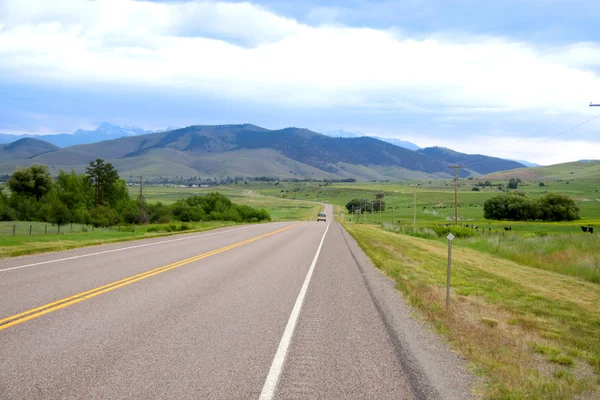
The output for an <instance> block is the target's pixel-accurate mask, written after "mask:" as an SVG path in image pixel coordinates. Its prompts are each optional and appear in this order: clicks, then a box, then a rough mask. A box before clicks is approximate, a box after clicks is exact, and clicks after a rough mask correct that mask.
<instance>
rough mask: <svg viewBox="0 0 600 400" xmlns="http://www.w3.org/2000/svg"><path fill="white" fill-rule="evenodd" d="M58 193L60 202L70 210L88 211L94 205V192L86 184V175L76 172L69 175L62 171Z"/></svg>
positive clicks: (58, 182) (57, 183) (57, 188)
mask: <svg viewBox="0 0 600 400" xmlns="http://www.w3.org/2000/svg"><path fill="white" fill-rule="evenodd" d="M56 191H57V193H58V197H59V199H60V201H62V202H63V203H65V204H66V206H67V207H68V208H69V209H70V210H75V209H78V208H82V209H83V208H85V209H87V208H91V207H92V206H93V205H94V191H93V190H92V187H91V186H90V185H88V184H87V183H86V176H85V174H81V175H80V174H77V173H75V171H71V172H70V173H67V172H65V171H63V170H60V172H59V173H58V179H57V180H56ZM78 222H79V221H78Z"/></svg>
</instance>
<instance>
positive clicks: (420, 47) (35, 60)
mask: <svg viewBox="0 0 600 400" xmlns="http://www.w3.org/2000/svg"><path fill="white" fill-rule="evenodd" d="M408 3H411V4H412V3H414V2H408ZM408 3H407V4H408ZM390 4H391V3H390ZM415 4H416V3H415ZM413 6H414V5H413ZM342 12H345V11H344V9H342V8H339V7H333V6H332V7H323V8H319V9H316V10H315V11H314V12H313V14H312V15H313V18H314V19H315V20H320V24H319V25H318V26H310V25H307V24H303V23H300V22H298V21H296V20H294V19H292V18H290V17H283V16H281V15H278V14H276V13H274V12H272V11H270V10H269V9H268V8H265V7H263V6H260V5H256V4H253V3H248V2H243V3H230V2H217V1H178V2H168V3H153V2H143V1H132V0H97V1H81V0H61V1H53V2H50V1H45V0H19V1H17V0H14V1H1V0H0V57H1V58H2V63H1V64H0V73H1V76H2V77H0V84H1V83H2V81H4V83H6V82H11V83H15V82H16V83H20V84H33V85H37V86H39V87H53V88H68V90H70V91H73V90H78V89H79V90H84V91H86V90H89V89H90V88H114V90H115V93H117V92H118V91H120V90H128V91H135V90H138V89H141V88H144V89H148V88H150V89H151V90H152V91H153V92H154V93H170V94H173V93H179V94H181V95H182V97H185V98H186V99H187V98H190V97H192V96H198V97H201V98H203V99H216V100H218V101H221V102H227V101H231V102H235V104H240V103H246V104H251V105H252V106H260V107H263V108H265V109H278V110H281V109H286V110H287V112H289V113H291V112H292V111H294V112H296V117H295V118H296V119H298V118H299V117H298V115H306V113H307V112H308V111H312V112H316V111H315V110H317V111H318V112H320V113H327V112H328V110H330V111H331V113H332V115H334V114H335V115H337V116H340V115H342V114H343V112H347V115H348V118H350V119H351V118H353V117H352V116H353V115H355V114H360V115H363V116H364V118H370V119H371V121H375V120H378V121H381V120H386V119H387V120H388V121H390V122H388V124H389V125H388V126H387V127H383V126H379V127H376V126H372V128H373V129H371V130H376V129H380V130H390V129H391V128H390V126H391V124H392V123H394V124H398V123H404V122H407V121H409V120H414V119H418V118H420V121H421V122H420V124H417V125H420V126H417V127H416V128H415V129H419V130H420V134H421V135H422V134H423V133H427V134H430V135H432V137H433V136H435V135H436V134H437V133H439V132H445V131H447V130H453V134H459V135H460V133H459V131H460V129H461V127H463V128H466V127H467V126H468V127H469V128H470V129H480V128H479V127H477V124H480V125H485V123H493V124H497V123H499V121H502V120H503V119H504V120H506V117H505V116H506V115H511V116H515V115H517V114H518V115H519V118H521V122H523V121H524V125H522V126H526V125H527V123H526V122H527V120H533V119H535V120H538V119H539V118H540V117H544V116H547V114H551V113H557V114H561V113H566V112H570V111H571V110H573V109H574V108H576V107H577V106H578V105H582V106H585V104H587V103H588V102H589V101H592V100H594V101H600V100H599V99H598V96H600V77H599V75H598V71H600V45H599V44H598V43H595V42H591V41H587V42H578V43H570V44H565V45H561V46H556V45H555V44H554V45H547V46H545V45H539V44H538V45H536V44H533V43H529V42H526V41H522V40H516V39H512V38H507V37H503V36H489V35H488V36H485V35H479V36H476V35H466V34H464V33H463V34H460V35H459V34H456V33H454V34H448V33H443V32H431V33H429V34H427V35H422V34H420V35H419V36H414V35H411V34H409V33H407V32H405V31H402V30H398V29H374V28H368V27H348V26H343V25H339V24H337V23H335V20H336V18H337V16H338V14H339V13H342ZM328 21H334V24H328ZM594 96H596V97H594ZM334 110H335V113H334V112H333V111H334ZM519 113H521V114H519ZM582 113H583V114H585V115H591V114H590V113H592V110H584V111H582ZM233 118H235V115H234V114H232V119H233ZM436 118H437V119H436ZM443 118H445V120H444V119H443ZM321 120H322V119H321ZM142 122H143V121H142ZM504 122H505V121H504ZM517 122H518V121H517ZM138 123H141V122H138ZM371 123H372V122H371ZM302 125H304V126H309V125H310V122H309V121H307V122H306V123H304V124H302ZM359 129H363V130H365V129H364V128H360V127H359ZM527 129H529V127H528V128H527ZM515 130H518V128H515ZM480 131H481V130H480ZM485 131H487V132H490V133H489V134H490V136H494V135H501V133H494V132H495V131H494V129H491V128H489V127H488V128H487V129H485ZM457 132H458V133H457Z"/></svg>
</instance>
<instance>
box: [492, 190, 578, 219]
mask: <svg viewBox="0 0 600 400" xmlns="http://www.w3.org/2000/svg"><path fill="white" fill-rule="evenodd" d="M483 213H484V218H486V219H496V220H510V221H534V220H541V221H572V220H575V219H579V206H577V204H576V203H575V201H574V200H573V199H572V198H570V197H569V196H567V195H564V194H558V193H548V194H545V195H543V196H542V197H540V198H539V199H532V198H530V197H527V196H526V195H525V193H521V192H513V193H509V194H502V195H498V196H495V197H492V198H490V199H488V200H486V201H485V202H484V203H483Z"/></svg>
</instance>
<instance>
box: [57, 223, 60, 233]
mask: <svg viewBox="0 0 600 400" xmlns="http://www.w3.org/2000/svg"><path fill="white" fill-rule="evenodd" d="M57 225H58V234H59V235H60V224H57Z"/></svg>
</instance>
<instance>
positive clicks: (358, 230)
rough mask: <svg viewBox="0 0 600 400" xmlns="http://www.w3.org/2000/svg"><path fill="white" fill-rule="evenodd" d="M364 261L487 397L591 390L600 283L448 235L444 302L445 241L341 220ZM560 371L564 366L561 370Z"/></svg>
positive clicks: (597, 383)
mask: <svg viewBox="0 0 600 400" xmlns="http://www.w3.org/2000/svg"><path fill="white" fill-rule="evenodd" d="M345 226H346V229H348V231H349V232H350V234H351V235H352V236H353V237H355V238H356V239H357V241H358V243H359V244H360V246H361V247H362V248H363V249H364V250H365V252H366V253H367V255H368V256H369V257H370V258H371V260H373V262H374V264H375V265H376V266H377V267H378V268H380V269H381V270H382V271H383V272H385V273H386V274H387V275H388V276H389V277H391V278H392V279H394V280H395V281H396V282H397V285H398V289H399V290H400V291H402V292H403V293H404V295H405V297H406V298H407V300H408V301H409V302H410V303H411V304H412V305H413V306H415V307H416V308H417V309H418V310H419V311H420V314H421V315H422V316H423V317H424V318H425V319H427V320H428V321H430V322H431V324H432V325H433V326H434V327H436V329H437V330H438V332H440V333H441V334H443V335H445V336H446V337H447V338H448V339H449V340H450V342H451V343H452V344H453V346H454V347H455V348H456V349H457V350H458V351H459V352H460V353H461V354H462V355H463V356H465V357H466V358H467V359H468V360H469V361H470V362H471V363H472V365H473V368H474V370H475V371H477V372H479V373H480V374H481V375H482V378H483V383H482V384H481V385H480V386H478V387H477V392H478V393H479V394H481V395H482V396H483V397H484V398H487V399H572V398H589V399H596V398H598V396H600V313H599V312H598V304H600V285H598V284H594V283H590V282H585V281H583V280H581V279H579V278H575V277H571V276H568V275H565V274H562V273H560V274H559V273H556V272H553V271H548V270H544V269H539V268H536V267H534V266H528V265H524V264H521V263H515V262H513V261H510V260H508V259H506V258H504V257H498V256H496V255H494V254H490V253H488V252H486V251H480V250H476V249H472V248H469V247H468V246H467V245H463V243H464V242H467V241H468V240H469V239H455V248H454V250H453V269H452V271H453V276H452V303H451V308H450V310H446V309H445V307H444V301H445V281H446V262H447V246H446V244H445V243H443V242H440V241H438V240H430V239H423V238H418V237H412V236H407V235H403V234H398V233H393V232H388V231H385V230H383V229H381V228H380V227H378V226H375V225H364V224H353V223H346V224H345ZM565 368H566V369H565Z"/></svg>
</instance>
